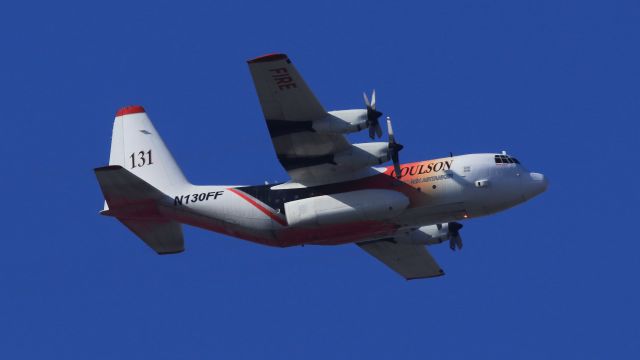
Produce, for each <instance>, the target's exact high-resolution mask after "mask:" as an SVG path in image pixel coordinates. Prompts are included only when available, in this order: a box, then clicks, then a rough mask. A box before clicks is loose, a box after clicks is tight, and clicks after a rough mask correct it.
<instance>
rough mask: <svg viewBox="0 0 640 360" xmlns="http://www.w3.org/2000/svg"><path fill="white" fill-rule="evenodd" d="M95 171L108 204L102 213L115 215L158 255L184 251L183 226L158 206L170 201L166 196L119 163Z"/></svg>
mask: <svg viewBox="0 0 640 360" xmlns="http://www.w3.org/2000/svg"><path fill="white" fill-rule="evenodd" d="M95 173H96V177H97V178H98V182H99V183H100V189H102V193H103V195H104V198H105V200H106V201H107V205H108V206H109V208H108V209H107V210H105V211H103V212H102V214H104V215H111V216H115V217H116V218H117V219H118V220H119V221H120V222H121V223H123V224H124V225H125V226H126V227H127V228H129V230H131V231H133V233H135V234H136V235H138V237H140V239H142V240H143V241H144V242H145V243H146V244H147V245H149V246H150V247H151V248H152V249H153V250H155V251H156V252H157V253H158V254H173V253H178V252H182V251H184V238H183V236H182V226H181V225H180V224H179V223H178V222H175V221H172V220H170V219H168V218H167V217H166V216H165V215H163V214H162V212H161V211H160V209H159V205H160V203H161V202H166V201H171V200H170V199H169V197H168V196H167V195H165V194H163V193H162V192H161V191H160V190H158V189H156V188H155V187H153V186H152V185H150V184H149V183H147V182H146V181H144V180H142V179H141V178H139V177H137V176H136V175H134V174H132V173H131V172H129V171H128V170H126V169H124V168H123V167H122V166H119V165H111V166H105V167H101V168H97V169H95Z"/></svg>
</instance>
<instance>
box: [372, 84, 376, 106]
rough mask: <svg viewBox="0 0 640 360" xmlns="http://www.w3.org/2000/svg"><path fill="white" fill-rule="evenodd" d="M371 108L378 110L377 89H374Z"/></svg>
mask: <svg viewBox="0 0 640 360" xmlns="http://www.w3.org/2000/svg"><path fill="white" fill-rule="evenodd" d="M371 108H372V109H374V110H375V108H376V89H373V92H372V93H371Z"/></svg>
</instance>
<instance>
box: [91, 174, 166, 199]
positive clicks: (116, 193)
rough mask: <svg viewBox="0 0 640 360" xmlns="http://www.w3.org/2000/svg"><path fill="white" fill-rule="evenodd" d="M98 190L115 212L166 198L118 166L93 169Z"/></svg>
mask: <svg viewBox="0 0 640 360" xmlns="http://www.w3.org/2000/svg"><path fill="white" fill-rule="evenodd" d="M95 173H96V177H97V178H98V183H100V189H102V194H103V195H104V198H105V200H106V201H107V204H108V205H109V209H111V210H117V209H122V208H124V207H128V206H131V205H135V204H140V203H145V202H149V201H151V202H153V203H155V201H157V200H160V199H162V198H166V195H164V194H163V193H162V192H161V191H160V190H158V189H156V188H155V187H153V186H152V185H150V184H149V183H147V182H146V181H144V180H142V179H140V178H139V177H137V176H136V175H134V174H132V173H131V172H129V171H128V170H126V169H124V168H123V167H122V166H120V165H110V166H104V167H99V168H96V169H95Z"/></svg>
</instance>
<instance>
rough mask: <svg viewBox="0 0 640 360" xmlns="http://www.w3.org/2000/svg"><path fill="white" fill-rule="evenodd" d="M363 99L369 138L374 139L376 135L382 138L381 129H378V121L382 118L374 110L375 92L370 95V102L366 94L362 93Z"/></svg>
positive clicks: (380, 114) (378, 112)
mask: <svg viewBox="0 0 640 360" xmlns="http://www.w3.org/2000/svg"><path fill="white" fill-rule="evenodd" d="M362 96H363V97H364V103H365V105H367V127H368V128H369V137H370V138H372V139H374V138H375V136H376V135H377V136H378V137H381V136H382V129H381V128H380V122H379V121H378V119H379V118H380V116H382V113H381V112H380V111H378V110H376V91H375V90H373V92H372V93H371V102H369V98H368V97H367V93H362Z"/></svg>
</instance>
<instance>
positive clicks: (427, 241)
mask: <svg viewBox="0 0 640 360" xmlns="http://www.w3.org/2000/svg"><path fill="white" fill-rule="evenodd" d="M460 229H462V224H460V223H457V222H450V223H445V224H437V225H428V226H422V227H420V228H417V229H414V230H408V231H406V232H403V233H401V234H399V235H397V236H396V237H395V238H394V240H396V241H397V242H400V243H406V244H415V245H418V244H419V245H434V244H440V243H442V242H443V241H447V240H448V241H449V247H450V248H451V250H455V249H456V248H458V249H462V238H461V237H460V233H459V231H460Z"/></svg>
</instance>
